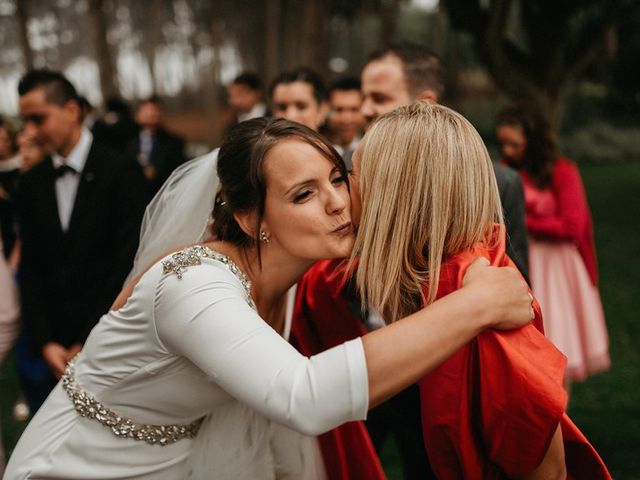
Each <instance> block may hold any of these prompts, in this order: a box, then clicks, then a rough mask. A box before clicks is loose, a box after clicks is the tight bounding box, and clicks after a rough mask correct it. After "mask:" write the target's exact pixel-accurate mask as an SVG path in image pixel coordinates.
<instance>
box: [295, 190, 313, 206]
mask: <svg viewBox="0 0 640 480" xmlns="http://www.w3.org/2000/svg"><path fill="white" fill-rule="evenodd" d="M312 193H313V191H312V190H304V191H302V192H300V193H298V194H296V195H295V196H294V197H293V203H303V202H304V201H305V200H307V199H308V198H309V197H310V196H311V194H312Z"/></svg>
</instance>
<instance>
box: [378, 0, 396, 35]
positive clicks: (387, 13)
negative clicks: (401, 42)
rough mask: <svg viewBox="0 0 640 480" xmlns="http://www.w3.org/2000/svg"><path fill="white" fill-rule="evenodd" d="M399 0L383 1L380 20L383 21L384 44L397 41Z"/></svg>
mask: <svg viewBox="0 0 640 480" xmlns="http://www.w3.org/2000/svg"><path fill="white" fill-rule="evenodd" d="M399 10H400V1H399V0H388V1H386V2H382V8H381V11H380V20H381V22H382V44H383V45H389V44H391V43H393V42H394V41H395V37H396V24H397V22H398V11H399Z"/></svg>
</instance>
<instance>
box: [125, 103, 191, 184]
mask: <svg viewBox="0 0 640 480" xmlns="http://www.w3.org/2000/svg"><path fill="white" fill-rule="evenodd" d="M135 120H136V123H137V124H138V127H139V132H138V136H137V138H135V139H134V140H133V141H132V142H131V143H130V144H129V147H128V149H127V153H129V154H130V155H133V156H134V157H135V158H137V159H138V163H139V164H140V166H141V167H142V171H143V172H144V176H145V177H146V179H147V182H148V184H149V186H150V191H151V194H152V195H153V194H155V192H157V191H158V189H159V188H160V187H161V186H162V184H163V183H164V182H165V180H166V179H167V178H169V175H171V172H173V170H174V169H175V168H176V167H177V166H179V165H182V164H183V163H184V161H185V156H184V140H183V139H182V138H180V137H178V136H177V135H174V134H173V133H171V132H169V131H168V130H167V129H166V128H165V127H164V125H163V121H164V118H163V111H162V103H161V101H160V98H158V97H149V98H147V99H145V100H142V101H141V102H140V103H139V104H138V107H137V108H136V113H135Z"/></svg>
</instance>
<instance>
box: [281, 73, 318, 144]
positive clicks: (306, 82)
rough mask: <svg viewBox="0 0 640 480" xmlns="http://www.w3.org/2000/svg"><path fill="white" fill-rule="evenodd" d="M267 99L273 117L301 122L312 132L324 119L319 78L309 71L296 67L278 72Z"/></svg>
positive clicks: (316, 129)
mask: <svg viewBox="0 0 640 480" xmlns="http://www.w3.org/2000/svg"><path fill="white" fill-rule="evenodd" d="M269 97H270V99H271V105H272V112H273V116H274V117H277V118H286V119H287V120H290V121H292V122H298V123H301V124H303V125H306V126H307V127H309V128H310V129H311V130H314V131H316V132H318V131H320V127H321V126H322V124H324V122H325V120H326V119H327V113H328V112H329V105H328V104H327V91H326V90H325V86H324V82H323V81H322V78H321V77H320V75H318V74H317V73H316V72H314V71H313V70H311V69H308V68H305V67H299V68H297V69H295V70H291V71H289V72H283V73H281V74H280V75H278V76H277V77H276V79H275V80H274V81H273V82H272V83H271V88H269Z"/></svg>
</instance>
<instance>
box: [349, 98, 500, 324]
mask: <svg viewBox="0 0 640 480" xmlns="http://www.w3.org/2000/svg"><path fill="white" fill-rule="evenodd" d="M360 154H361V155H360V163H361V167H360V169H361V173H360V190H361V195H362V205H363V208H362V217H361V220H360V227H359V231H358V236H357V239H356V244H355V248H354V251H353V256H352V259H354V258H356V257H360V258H359V263H358V268H357V275H356V280H357V285H358V290H359V292H360V295H361V297H362V301H363V305H370V306H372V307H373V308H375V309H376V310H378V311H379V312H381V313H382V314H383V315H384V317H385V319H386V321H387V323H389V322H393V321H395V320H398V319H400V318H402V317H404V316H407V315H409V314H411V313H413V312H415V311H416V310H417V309H419V308H420V306H421V305H422V304H429V303H431V302H433V301H434V300H435V296H436V293H437V291H438V283H439V277H440V268H441V264H442V260H443V259H444V258H445V257H447V256H448V255H452V254H455V253H458V252H460V251H462V250H464V249H466V248H469V247H470V246H472V245H473V244H474V243H477V242H482V241H485V242H489V241H490V239H491V237H492V231H493V224H494V223H502V207H501V205H500V197H499V194H498V186H497V183H496V179H495V174H494V172H493V167H492V165H491V159H490V158H489V154H488V153H487V149H486V147H485V145H484V143H483V142H482V139H481V138H480V135H479V134H478V132H477V131H476V130H475V129H474V128H473V126H472V125H471V124H470V123H469V122H468V121H467V120H466V119H465V118H464V117H462V115H460V114H458V113H456V112H454V111H453V110H451V109H449V108H447V107H444V106H441V105H436V104H431V103H427V102H418V103H416V104H413V105H410V106H407V107H402V108H399V109H397V110H395V111H393V112H390V113H388V114H386V115H384V116H382V117H380V119H378V121H377V122H376V123H375V124H374V125H372V127H371V128H370V129H369V130H368V132H367V134H366V136H365V138H364V145H363V147H362V150H361V152H360ZM425 282H428V284H429V294H428V296H427V297H426V298H425V297H424V295H423V293H422V292H423V285H424V283H425Z"/></svg>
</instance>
